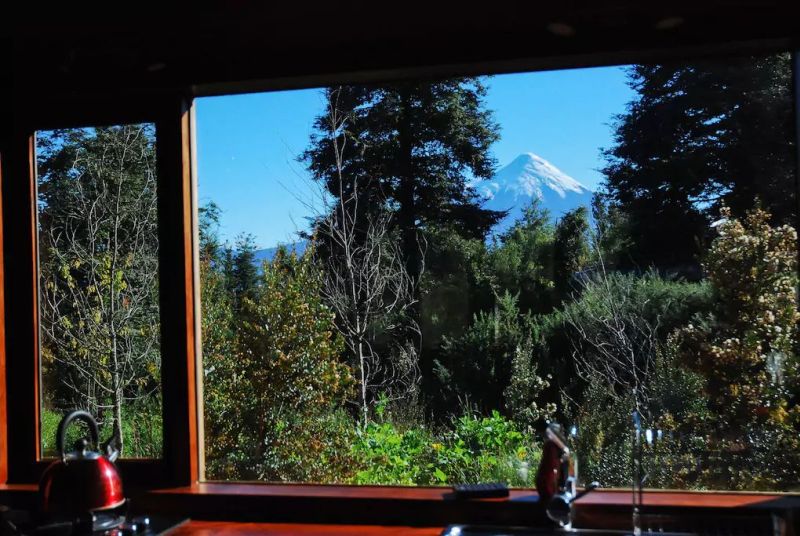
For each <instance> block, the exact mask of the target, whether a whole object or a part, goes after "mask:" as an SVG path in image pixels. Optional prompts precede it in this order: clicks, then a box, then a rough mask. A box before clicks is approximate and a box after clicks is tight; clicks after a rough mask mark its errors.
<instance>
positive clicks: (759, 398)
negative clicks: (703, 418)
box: [675, 208, 800, 489]
mask: <svg viewBox="0 0 800 536" xmlns="http://www.w3.org/2000/svg"><path fill="white" fill-rule="evenodd" d="M722 218H723V220H722V223H721V224H720V225H719V226H718V231H719V235H718V236H717V238H716V239H715V240H714V242H713V243H712V244H711V248H710V249H709V251H708V253H707V254H706V256H705V258H704V262H703V265H704V268H705V269H706V271H707V272H708V279H709V282H710V284H711V285H712V288H713V290H714V295H715V298H716V300H715V302H714V303H715V306H714V308H713V310H712V311H711V312H710V313H707V314H705V315H701V314H698V315H696V316H695V317H694V318H693V319H692V323H690V324H689V325H687V326H686V327H685V328H683V329H681V330H679V331H678V332H677V333H676V334H675V340H676V345H677V347H678V351H679V353H680V356H681V360H682V362H683V363H684V364H685V365H686V366H688V367H689V368H691V369H692V370H695V371H697V372H698V373H699V374H701V375H702V376H703V377H704V379H705V382H704V383H705V385H704V391H705V393H706V394H707V396H708V398H709V409H710V410H711V411H712V413H713V415H714V421H713V423H709V445H708V448H709V452H710V455H711V456H713V457H714V459H712V460H710V462H709V464H708V467H707V469H706V472H707V473H708V476H707V477H708V478H709V479H710V480H712V482H713V483H714V485H717V486H724V487H732V488H736V489H739V488H742V489H747V488H750V489H753V487H763V488H764V489H775V488H777V489H786V487H787V486H792V485H797V483H798V481H800V470H798V469H797V468H798V466H800V457H799V456H798V455H797V452H798V449H799V448H800V440H798V430H800V408H798V407H797V405H796V402H795V401H796V398H797V390H796V384H795V383H794V382H793V381H792V380H791V379H792V378H795V377H796V376H797V372H798V359H797V355H796V354H795V348H796V347H797V323H798V320H800V313H798V307H797V294H796V292H797V233H796V231H795V230H794V229H793V228H792V227H790V226H788V225H783V226H771V225H770V224H769V221H770V215H769V214H768V213H767V212H765V211H764V210H761V209H758V208H756V209H753V210H751V211H749V212H748V213H747V215H746V216H745V217H744V218H742V219H736V218H733V217H732V216H731V212H730V211H729V210H728V209H725V208H724V209H723V210H722ZM784 449H785V450H784ZM723 460H725V461H726V463H724V464H722V463H721V462H722V461H723Z"/></svg>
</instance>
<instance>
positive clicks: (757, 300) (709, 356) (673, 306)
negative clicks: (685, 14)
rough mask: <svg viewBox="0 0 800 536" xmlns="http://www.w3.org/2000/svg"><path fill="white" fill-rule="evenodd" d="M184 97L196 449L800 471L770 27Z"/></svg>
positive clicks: (782, 80) (399, 465) (490, 463)
mask: <svg viewBox="0 0 800 536" xmlns="http://www.w3.org/2000/svg"><path fill="white" fill-rule="evenodd" d="M196 106H197V110H198V112H197V114H198V115H197V125H198V159H199V179H198V180H199V206H200V209H199V210H200V237H199V246H200V281H201V301H202V322H201V323H202V328H201V331H202V339H203V370H202V372H203V374H202V376H203V382H204V400H203V403H204V422H205V467H206V478H207V479H209V480H262V481H291V482H324V483H331V482H337V483H356V484H417V485H429V484H433V485H436V484H442V485H445V484H452V483H454V482H461V481H477V480H481V481H485V480H502V481H506V482H508V483H509V484H511V485H514V486H526V487H529V486H533V478H534V475H535V472H536V467H537V464H538V459H539V454H540V450H539V449H540V443H541V440H540V439H539V436H538V434H537V433H536V431H535V430H536V428H537V425H538V423H539V422H541V421H543V420H547V419H554V420H556V421H558V422H561V423H562V424H563V425H564V427H565V432H566V433H567V434H569V435H572V436H573V437H572V441H573V443H574V444H575V445H576V450H577V452H578V455H579V461H580V475H581V477H582V478H583V479H585V480H586V481H590V480H600V482H601V483H602V484H603V485H605V486H621V487H627V486H629V485H630V483H631V478H632V476H631V467H632V464H631V457H632V455H633V454H632V453H633V452H634V451H635V450H637V447H636V443H635V441H634V437H636V434H635V432H634V425H633V419H632V417H631V415H632V413H633V412H634V411H636V413H637V414H638V416H639V417H638V418H639V420H640V422H641V426H640V430H639V438H640V439H639V441H640V444H641V449H642V451H643V461H644V464H645V472H646V473H647V474H648V480H647V482H646V485H647V486H648V487H662V488H678V489H745V490H772V491H787V490H794V489H797V488H798V485H799V483H800V459H798V458H797V454H796V453H797V452H798V451H799V449H798V448H797V447H798V445H797V437H798V433H797V432H798V429H797V427H798V421H797V414H798V411H800V409H798V406H797V395H798V393H799V391H798V386H797V385H795V381H794V378H796V377H797V374H796V367H797V362H798V361H797V359H798V348H799V347H800V346H798V342H800V341H799V340H798V335H797V327H796V326H797V320H798V311H797V298H796V289H797V264H796V263H797V239H796V225H797V221H796V217H797V214H796V185H795V173H796V139H795V134H794V131H793V124H792V106H793V103H792V96H791V67H790V62H789V56H788V54H777V55H770V56H759V57H752V56H751V57H740V58H727V59H724V60H723V59H716V60H702V61H699V60H698V61H696V62H692V63H680V64H663V65H631V66H625V67H610V68H601V69H582V70H570V71H555V72H539V73H521V74H510V75H497V76H493V77H489V78H486V77H478V78H461V79H442V80H434V81H405V82H397V83H392V84H386V85H376V86H335V87H326V88H319V89H311V90H301V91H285V92H274V93H265V94H254V95H243V96H226V97H214V98H205V99H198V100H197V102H196Z"/></svg>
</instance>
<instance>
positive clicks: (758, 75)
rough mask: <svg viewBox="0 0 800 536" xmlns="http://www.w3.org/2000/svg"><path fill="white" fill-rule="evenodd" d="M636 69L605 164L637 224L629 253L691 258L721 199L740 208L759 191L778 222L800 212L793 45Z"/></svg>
mask: <svg viewBox="0 0 800 536" xmlns="http://www.w3.org/2000/svg"><path fill="white" fill-rule="evenodd" d="M629 77H630V81H629V85H630V87H631V88H632V89H633V90H634V91H636V96H635V97H634V99H633V100H632V101H631V102H630V103H629V104H628V107H627V110H626V111H625V113H623V114H621V115H620V116H619V117H618V118H617V123H616V125H615V134H614V145H613V146H612V147H611V148H610V149H608V150H606V152H605V156H606V159H607V162H608V164H607V166H606V167H605V169H604V170H603V173H604V174H605V175H606V178H607V183H606V186H607V189H608V194H609V195H610V197H611V199H612V200H613V203H614V204H616V205H617V206H619V207H620V208H621V209H622V210H623V211H624V212H625V214H626V216H627V218H628V221H629V223H630V227H629V228H630V231H631V239H632V242H633V243H632V246H633V247H632V248H631V250H630V252H629V254H630V258H631V261H633V262H634V263H636V264H637V265H639V266H649V265H651V264H656V265H661V266H665V265H671V266H675V265H679V264H682V263H683V264H694V263H695V262H696V258H697V256H698V254H699V253H700V252H701V251H702V249H703V246H704V244H706V243H707V242H706V239H707V238H708V237H709V235H708V223H709V218H710V216H711V215H715V214H716V213H717V211H718V209H719V206H720V205H719V203H720V202H724V203H725V204H727V205H728V206H730V207H731V208H732V210H733V213H734V214H735V215H737V216H741V215H743V214H744V212H745V210H747V209H749V208H751V207H752V204H753V199H755V198H760V199H762V200H763V201H764V202H765V203H766V205H767V206H769V207H770V208H771V209H772V210H773V217H774V219H775V221H777V222H782V223H789V222H793V221H794V220H795V213H796V201H795V198H796V188H795V178H794V173H795V166H796V155H795V150H796V149H795V134H794V126H793V124H792V119H791V117H792V89H791V87H792V82H791V80H792V77H791V61H790V58H789V54H788V53H784V54H775V55H770V56H762V57H752V56H743V57H740V58H726V60H725V61H724V62H721V61H719V60H717V59H714V60H707V61H698V62H693V63H691V64H686V63H672V64H663V65H636V66H632V67H630V68H629ZM665 223H668V224H665Z"/></svg>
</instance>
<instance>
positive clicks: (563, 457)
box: [536, 423, 600, 528]
mask: <svg viewBox="0 0 800 536" xmlns="http://www.w3.org/2000/svg"><path fill="white" fill-rule="evenodd" d="M576 466H577V465H576V463H575V461H574V460H573V457H572V452H571V451H570V449H569V447H568V446H567V442H566V439H565V438H564V435H563V434H562V432H561V426H560V425H558V424H556V423H550V424H548V425H547V428H546V429H545V442H544V447H543V449H542V460H541V463H540V464H539V472H538V473H537V475H536V489H537V491H538V492H539V498H540V500H542V501H547V506H546V507H545V512H546V513H547V517H549V518H550V519H551V520H552V521H554V522H555V523H557V524H558V525H559V526H560V527H563V528H570V527H571V525H572V503H574V502H575V501H577V500H578V499H580V498H581V497H583V496H584V495H586V494H587V493H589V492H590V491H593V490H595V489H597V488H599V487H600V483H599V482H592V483H591V484H589V485H588V486H586V487H585V488H584V489H583V491H580V492H578V491H577V489H576V484H577V471H576V470H575V467H576Z"/></svg>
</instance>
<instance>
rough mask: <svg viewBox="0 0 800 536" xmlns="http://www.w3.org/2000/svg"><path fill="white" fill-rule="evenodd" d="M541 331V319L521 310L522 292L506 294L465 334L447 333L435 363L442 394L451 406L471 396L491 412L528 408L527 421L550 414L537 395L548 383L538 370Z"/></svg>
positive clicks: (506, 412) (524, 409)
mask: <svg viewBox="0 0 800 536" xmlns="http://www.w3.org/2000/svg"><path fill="white" fill-rule="evenodd" d="M535 336H536V325H535V324H534V323H533V320H532V318H531V316H530V315H528V314H525V315H522V314H520V312H519V308H518V306H517V299H516V297H515V296H512V295H510V294H508V293H506V294H504V295H502V296H500V297H499V298H498V299H497V303H496V305H495V310H494V311H492V312H490V313H480V314H478V315H476V317H475V319H474V320H473V323H472V325H471V326H470V327H469V329H468V330H467V331H466V333H464V335H462V336H461V337H459V338H457V339H448V338H445V341H444V344H443V345H442V360H441V361H437V363H436V369H435V372H436V375H437V378H438V380H439V382H440V384H441V390H442V396H446V397H448V398H449V400H450V404H451V408H454V407H455V406H456V405H457V404H458V403H459V401H461V402H462V403H463V401H466V402H467V403H468V404H471V405H473V406H474V407H476V408H478V409H479V410H480V411H481V412H482V413H485V414H488V412H489V411H493V410H496V409H502V410H504V412H505V414H506V415H509V416H510V415H512V414H515V413H517V412H519V413H522V412H525V413H526V417H525V419H527V420H526V423H527V421H530V420H531V419H535V418H539V417H540V416H542V415H544V414H545V413H546V408H539V406H537V404H536V399H537V398H538V396H539V394H540V392H541V391H542V390H543V389H545V388H546V387H547V386H548V383H547V379H546V378H541V377H539V376H538V375H537V368H536V360H535V358H534V346H533V343H532V341H533V338H534V337H535Z"/></svg>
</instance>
